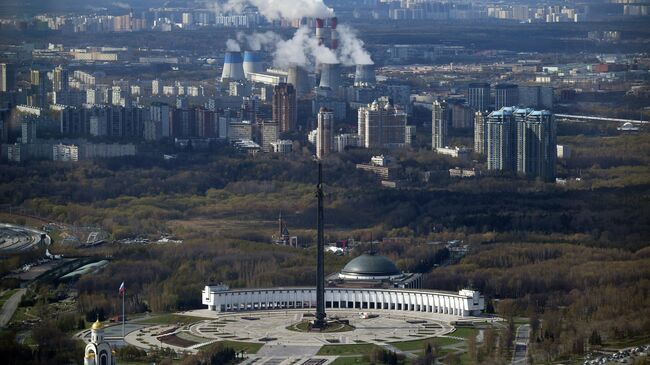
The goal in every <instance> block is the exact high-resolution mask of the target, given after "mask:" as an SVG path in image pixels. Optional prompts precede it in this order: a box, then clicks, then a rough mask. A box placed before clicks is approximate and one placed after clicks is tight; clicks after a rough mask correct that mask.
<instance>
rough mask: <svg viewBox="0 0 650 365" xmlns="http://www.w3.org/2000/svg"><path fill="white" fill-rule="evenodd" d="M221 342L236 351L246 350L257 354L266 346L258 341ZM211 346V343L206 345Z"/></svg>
mask: <svg viewBox="0 0 650 365" xmlns="http://www.w3.org/2000/svg"><path fill="white" fill-rule="evenodd" d="M219 343H221V344H223V345H224V346H226V347H230V348H231V349H233V350H235V351H236V352H239V351H244V352H246V353H249V354H256V353H257V351H259V350H260V348H262V346H264V344H263V343H257V342H239V341H228V340H225V341H219ZM206 346H210V345H206Z"/></svg>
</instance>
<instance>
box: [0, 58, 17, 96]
mask: <svg viewBox="0 0 650 365" xmlns="http://www.w3.org/2000/svg"><path fill="white" fill-rule="evenodd" d="M15 87H16V68H15V67H14V65H12V64H10V63H0V91H1V92H6V91H11V90H13V89H14V88H15Z"/></svg>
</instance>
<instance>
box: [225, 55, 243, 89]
mask: <svg viewBox="0 0 650 365" xmlns="http://www.w3.org/2000/svg"><path fill="white" fill-rule="evenodd" d="M244 78H245V77H244V65H243V63H242V57H241V52H226V57H225V58H224V61H223V72H222V73H221V81H222V82H223V81H225V80H232V81H235V80H237V81H241V80H244Z"/></svg>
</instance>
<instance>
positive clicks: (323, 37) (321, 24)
mask: <svg viewBox="0 0 650 365" xmlns="http://www.w3.org/2000/svg"><path fill="white" fill-rule="evenodd" d="M316 39H317V40H318V44H319V45H324V46H325V47H328V46H329V45H330V44H331V39H330V28H327V27H325V19H321V18H317V19H316Z"/></svg>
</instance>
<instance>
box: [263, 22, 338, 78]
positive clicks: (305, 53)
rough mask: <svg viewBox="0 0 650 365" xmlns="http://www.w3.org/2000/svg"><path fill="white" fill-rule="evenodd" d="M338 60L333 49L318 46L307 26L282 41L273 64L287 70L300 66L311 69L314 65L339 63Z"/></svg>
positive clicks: (274, 56)
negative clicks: (291, 66)
mask: <svg viewBox="0 0 650 365" xmlns="http://www.w3.org/2000/svg"><path fill="white" fill-rule="evenodd" d="M337 62H338V58H337V57H336V54H335V53H334V51H332V50H331V49H329V48H327V47H325V46H323V45H319V44H318V40H317V39H316V38H314V37H313V35H312V34H311V31H310V30H309V28H307V27H306V26H301V27H300V28H298V30H297V31H296V33H295V34H294V35H293V37H292V38H291V39H287V40H281V41H279V42H278V43H277V44H276V49H275V52H273V64H274V65H275V66H277V67H282V68H286V67H289V66H290V65H298V66H302V67H305V68H310V67H311V66H312V65H313V64H314V63H337Z"/></svg>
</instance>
